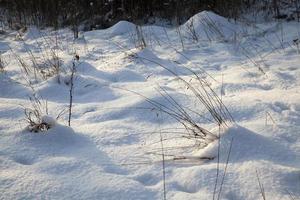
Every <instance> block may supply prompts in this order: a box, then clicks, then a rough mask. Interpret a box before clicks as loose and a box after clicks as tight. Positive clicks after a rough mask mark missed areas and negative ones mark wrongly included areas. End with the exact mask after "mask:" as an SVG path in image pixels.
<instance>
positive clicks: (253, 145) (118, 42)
mask: <svg viewBox="0 0 300 200" xmlns="http://www.w3.org/2000/svg"><path fill="white" fill-rule="evenodd" d="M207 18H209V20H211V21H213V22H214V23H215V24H216V25H217V27H218V31H220V32H221V33H222V34H218V33H217V32H211V33H210V34H209V37H208V35H207V34H206V33H208V32H207V31H211V30H207V29H209V27H208V26H209V24H207V21H205V20H206V19H207ZM191 21H193V24H194V27H195V31H196V33H197V35H198V36H199V41H195V40H194V39H193V38H192V37H191V34H190V33H188V31H189V29H188V28H187V26H188V24H189V23H191ZM205 29H206V30H205ZM142 30H143V34H145V35H144V37H145V41H146V43H147V44H148V46H147V47H146V48H144V49H141V48H140V47H138V45H136V40H137V38H135V36H134V34H135V31H136V29H135V25H134V24H132V23H130V22H124V21H121V22H119V23H117V24H116V25H115V26H113V27H111V28H109V29H106V30H96V31H90V32H85V33H83V34H82V38H81V39H80V40H77V41H73V38H72V36H73V35H72V33H71V32H70V31H69V30H67V29H62V30H59V31H58V32H55V31H50V30H37V29H36V28H34V27H33V28H29V29H28V31H27V32H26V33H24V35H23V37H22V38H23V40H24V41H20V40H15V39H14V38H15V35H16V34H17V33H15V32H11V33H9V34H8V35H7V36H5V37H4V36H0V37H1V38H0V39H1V42H0V49H1V53H2V54H1V57H3V58H4V59H5V60H6V61H8V62H7V66H6V67H5V71H4V72H0V134H1V137H0V199H111V200H113V199H116V200H117V199H149V200H150V199H151V200H152V199H163V178H162V177H163V176H162V156H161V143H160V140H161V138H160V133H161V135H162V138H163V145H164V154H165V175H166V180H165V184H166V196H167V199H174V200H175V199H178V200H181V199H187V200H192V199H203V200H206V199H213V195H214V188H215V184H216V178H217V175H216V174H217V168H219V175H218V182H217V185H216V192H215V195H216V196H215V198H216V199H217V196H218V195H219V196H220V199H228V200H229V199H230V200H240V199H245V200H248V199H249V200H252V199H261V198H262V197H261V190H260V188H259V182H258V178H257V176H258V177H259V180H260V182H261V184H262V185H263V187H264V191H265V195H266V198H267V199H272V200H279V199H292V198H293V199H298V198H300V190H299V188H300V170H299V166H300V157H299V155H300V139H299V138H300V137H299V131H300V93H299V91H300V68H299V63H300V55H299V52H298V50H297V47H296V46H295V45H294V44H293V40H294V39H297V38H299V37H300V25H299V23H297V22H288V23H287V22H276V23H275V22H273V23H262V24H255V25H251V26H250V25H249V24H245V23H242V22H237V23H235V22H232V21H230V20H228V19H225V18H223V17H221V16H218V15H216V14H214V13H211V12H202V13H199V14H197V15H195V16H194V17H192V18H191V19H190V20H189V21H188V22H187V23H186V24H183V25H182V26H180V27H178V28H163V27H158V26H143V27H142ZM178 30H179V32H178ZM245 30H246V32H245ZM180 32H181V33H182V34H183V35H181V36H182V40H183V46H182V43H181V40H180V35H179V34H180ZM40 36H43V37H40ZM57 37H58V39H59V43H58V46H59V47H57V46H56V45H57V44H56V43H55V42H53V41H55V38H57ZM46 41H52V42H48V43H47V44H45V43H46ZM7 45H9V46H10V47H11V49H12V51H13V52H12V51H11V50H10V48H8V47H7ZM51 47H53V48H54V49H57V52H58V55H59V57H60V59H61V60H62V61H63V62H62V70H61V74H60V76H59V79H60V82H58V77H57V76H53V77H50V78H48V79H47V80H44V79H41V78H39V79H38V80H35V79H34V76H33V74H32V75H31V76H30V77H26V76H24V73H22V72H21V68H20V66H19V63H18V61H17V60H16V58H15V54H17V55H19V56H20V58H22V59H24V61H25V62H27V63H31V61H30V60H29V59H30V55H29V54H28V52H26V51H27V50H28V49H30V50H31V51H32V52H33V54H34V55H35V56H36V58H37V61H40V60H43V58H44V57H43V56H45V55H48V54H47V52H48V53H49V52H51V51H49V50H50V48H51ZM26 49H27V50H26ZM75 53H76V54H77V55H79V56H80V59H79V61H78V62H76V63H75V64H76V72H75V76H74V94H73V108H72V120H71V127H69V126H67V124H68V123H67V121H68V112H67V111H68V110H67V109H68V106H69V90H70V67H71V66H72V62H73V61H74V60H73V58H74V55H75ZM50 55H51V54H50ZM191 70H193V72H195V73H196V74H197V75H198V77H200V78H203V79H204V80H205V81H207V82H208V83H209V85H210V87H211V88H212V89H213V90H214V91H216V93H217V94H218V95H219V96H220V98H221V99H222V102H223V103H224V104H225V105H226V106H227V108H228V110H229V112H230V114H231V115H232V117H233V119H234V122H232V123H229V122H228V126H227V127H223V126H222V127H221V128H220V129H219V127H218V126H217V125H216V124H215V123H213V122H212V121H211V120H210V119H211V115H210V113H209V111H208V110H207V109H205V107H204V106H203V105H202V104H201V103H199V101H197V98H196V97H195V95H193V93H192V92H191V90H190V89H189V88H188V87H187V86H186V85H185V84H184V83H183V82H182V81H181V79H180V78H182V79H184V80H186V81H187V82H189V83H190V84H192V86H195V87H196V86H199V85H197V84H196V82H195V81H194V79H192V77H195V74H193V72H191ZM175 74H176V75H177V77H176V76H175ZM28 79H29V80H28ZM29 81H31V86H30V84H29ZM162 91H166V92H167V94H169V95H170V96H171V97H172V98H174V99H175V100H176V102H177V103H178V104H180V105H184V106H185V108H189V109H190V110H189V114H190V116H191V117H193V119H194V120H195V122H196V123H198V124H199V125H201V126H202V127H204V128H205V129H207V130H209V131H211V132H212V133H214V134H215V135H218V134H220V139H219V140H217V139H216V137H211V138H206V140H207V141H208V144H207V146H205V145H202V146H201V147H202V148H200V146H197V145H195V141H194V140H190V139H186V138H183V137H181V136H182V135H181V134H179V133H182V132H183V131H182V128H183V127H182V126H181V124H180V123H178V121H176V120H174V119H173V118H171V117H170V116H168V115H167V114H165V113H163V112H161V110H159V109H158V108H157V107H154V106H153V104H151V103H149V102H157V103H159V105H160V106H161V107H163V106H167V107H168V108H174V106H176V105H175V104H174V103H173V104H172V105H171V103H170V101H168V99H167V98H166V96H165V97H164V96H163V95H162V94H164V93H162ZM33 93H36V94H38V96H40V97H42V98H41V102H45V101H46V102H47V103H46V105H47V107H48V109H47V111H48V112H47V113H44V112H42V113H41V119H42V122H44V123H47V124H49V125H51V126H50V129H49V130H47V131H44V132H38V133H35V132H29V131H28V130H26V129H24V128H25V127H26V126H27V125H28V124H27V123H26V121H25V120H24V119H25V117H24V108H27V107H28V106H30V105H31V102H30V101H29V98H28V97H29V96H32V95H33ZM42 105H45V104H42ZM196 113H200V114H201V115H202V116H204V117H200V115H197V114H196ZM57 116H59V117H58V118H57ZM56 118H57V119H56ZM218 154H219V159H218V158H217V156H218ZM203 158H210V159H203ZM218 160H219V162H218ZM218 166H219V167H218ZM225 168H226V173H225V175H224V171H225ZM221 185H222V186H221ZM221 187H222V190H221V189H220V188H221ZM291 197H292V198H291Z"/></svg>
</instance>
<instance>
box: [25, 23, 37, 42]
mask: <svg viewBox="0 0 300 200" xmlns="http://www.w3.org/2000/svg"><path fill="white" fill-rule="evenodd" d="M39 37H41V31H40V30H39V29H38V28H36V27H34V26H32V27H29V28H28V30H27V31H26V32H25V34H24V35H23V37H22V38H23V40H34V39H37V38H39Z"/></svg>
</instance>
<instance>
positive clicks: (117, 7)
mask: <svg viewBox="0 0 300 200" xmlns="http://www.w3.org/2000/svg"><path fill="white" fill-rule="evenodd" d="M257 4H260V5H262V7H265V9H269V11H271V12H272V13H274V15H276V16H277V17H280V15H282V13H281V10H280V8H281V5H283V4H291V5H294V7H295V9H298V11H299V6H300V0H0V8H1V12H2V13H4V14H2V15H4V17H2V21H4V20H5V22H6V23H7V24H8V25H9V26H11V27H14V26H26V25H32V24H34V25H37V26H41V27H43V26H53V27H63V26H72V27H73V28H78V26H79V24H84V25H85V29H92V28H105V27H108V26H111V25H112V24H114V23H115V22H117V21H119V20H128V21H132V22H135V23H141V24H143V23H149V22H150V21H149V20H153V19H154V17H157V18H163V19H166V20H169V21H173V22H174V21H176V23H179V24H180V23H182V22H184V21H185V20H186V19H188V18H189V17H191V16H192V15H194V14H195V13H197V12H199V11H202V10H212V11H214V12H216V13H218V14H220V15H223V16H226V17H231V18H234V19H236V18H238V17H239V15H240V14H241V13H243V12H245V11H247V10H249V9H251V8H253V7H254V6H256V5H257ZM15 28H18V27H15Z"/></svg>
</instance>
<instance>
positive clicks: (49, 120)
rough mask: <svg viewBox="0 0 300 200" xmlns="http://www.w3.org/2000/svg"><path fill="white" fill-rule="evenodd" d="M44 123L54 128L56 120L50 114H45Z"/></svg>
mask: <svg viewBox="0 0 300 200" xmlns="http://www.w3.org/2000/svg"><path fill="white" fill-rule="evenodd" d="M42 123H45V124H48V125H49V126H50V127H51V128H52V127H54V126H55V125H56V120H55V119H53V117H51V116H49V115H45V116H43V117H42Z"/></svg>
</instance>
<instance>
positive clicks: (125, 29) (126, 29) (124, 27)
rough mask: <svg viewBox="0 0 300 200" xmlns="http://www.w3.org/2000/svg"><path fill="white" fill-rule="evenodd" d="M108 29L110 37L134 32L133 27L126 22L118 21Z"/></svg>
mask: <svg viewBox="0 0 300 200" xmlns="http://www.w3.org/2000/svg"><path fill="white" fill-rule="evenodd" d="M109 29H110V33H111V35H112V36H117V35H123V34H126V33H131V32H133V31H134V30H135V25H134V24H133V23H130V22H128V21H119V22H118V23H116V24H115V25H114V26H112V27H110V28H109Z"/></svg>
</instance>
